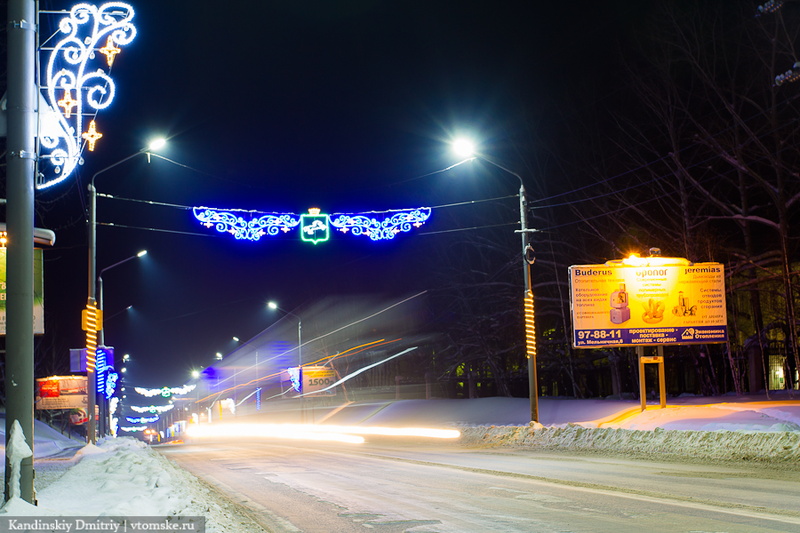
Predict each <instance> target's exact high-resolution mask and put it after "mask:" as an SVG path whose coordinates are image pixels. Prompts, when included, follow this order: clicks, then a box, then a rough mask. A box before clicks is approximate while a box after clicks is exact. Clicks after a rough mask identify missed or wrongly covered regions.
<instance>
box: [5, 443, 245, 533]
mask: <svg viewBox="0 0 800 533" xmlns="http://www.w3.org/2000/svg"><path fill="white" fill-rule="evenodd" d="M76 459H77V461H76V462H75V464H74V465H72V466H71V467H70V468H69V469H67V470H66V471H65V472H64V474H63V475H62V476H61V477H60V478H58V479H57V480H55V481H53V482H52V483H51V484H50V485H48V486H47V487H45V488H44V489H41V490H39V491H38V493H37V499H38V502H39V505H38V506H33V505H30V504H28V503H27V502H25V501H23V500H21V499H19V498H15V499H12V500H9V501H8V502H7V503H6V504H5V505H4V506H3V507H2V508H1V509H0V513H4V514H6V515H11V516H204V517H205V518H206V531H208V532H220V533H225V532H229V533H232V532H239V531H259V530H260V528H258V526H256V525H255V524H253V523H251V522H250V521H249V519H248V518H247V517H246V516H244V515H242V513H241V510H237V508H236V507H235V506H234V505H233V504H231V503H230V502H227V501H226V500H224V499H222V498H221V497H220V495H219V494H218V493H217V492H215V491H214V490H212V489H210V488H208V487H207V486H205V485H204V484H203V483H202V482H200V481H199V480H198V479H197V478H195V477H194V476H192V475H191V474H189V473H188V472H186V471H184V470H182V469H181V468H179V467H177V466H175V465H174V464H173V463H171V462H170V461H169V460H167V459H166V458H164V457H163V456H162V455H161V454H159V453H157V452H156V451H154V450H153V449H151V448H149V447H148V446H147V445H145V444H144V443H142V442H140V441H138V440H135V439H132V438H118V439H107V440H102V441H100V442H99V443H98V445H97V446H94V445H91V444H89V445H86V446H85V447H84V448H82V449H81V450H80V451H79V452H78V454H77V455H76Z"/></svg>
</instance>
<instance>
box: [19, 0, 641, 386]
mask: <svg viewBox="0 0 800 533" xmlns="http://www.w3.org/2000/svg"><path fill="white" fill-rule="evenodd" d="M131 3H132V5H133V7H134V9H135V10H136V15H135V18H134V21H135V23H136V26H137V30H138V35H137V37H136V39H135V40H134V41H133V43H131V44H130V45H128V46H126V47H125V48H124V49H123V51H122V53H121V54H120V55H119V56H118V57H117V60H116V62H115V65H114V68H113V70H112V72H111V74H112V77H113V78H114V79H115V81H116V83H117V94H116V99H115V101H114V103H113V104H112V105H111V107H109V108H108V109H107V110H105V111H102V112H101V113H100V114H99V115H98V117H97V123H98V128H99V129H100V130H101V131H102V132H103V134H104V137H103V138H102V140H101V141H100V142H99V143H98V147H97V149H96V151H95V152H91V153H85V154H84V157H85V160H86V162H85V164H84V165H83V166H82V167H81V168H80V169H79V171H78V172H77V173H76V175H75V176H74V177H72V178H71V179H70V180H68V182H66V183H63V184H61V185H60V186H58V187H55V188H53V189H52V190H47V191H44V192H41V193H38V194H37V226H40V227H47V228H49V229H52V230H54V231H55V232H56V234H57V242H56V246H55V247H53V248H52V249H49V250H47V251H46V252H45V261H46V263H45V276H46V286H45V298H46V304H45V305H46V313H47V314H46V320H47V322H46V327H47V329H48V335H47V341H46V344H45V348H44V349H45V350H53V351H56V352H57V353H58V354H62V355H63V357H64V360H65V361H66V358H67V351H66V350H68V349H69V348H78V347H81V346H82V344H83V333H82V332H81V331H80V310H81V309H82V307H83V306H84V305H85V303H86V296H87V288H86V286H87V279H86V278H87V266H86V256H87V248H86V224H85V209H86V200H85V199H86V192H85V191H86V185H87V183H88V181H89V180H90V179H91V176H92V175H93V174H94V173H95V172H97V171H99V170H101V169H104V168H106V167H108V166H109V165H112V164H114V163H115V162H117V161H119V160H121V159H122V158H124V157H127V156H128V155H130V154H132V153H134V152H136V151H138V150H139V149H141V148H142V147H144V146H145V145H146V144H147V143H148V141H149V140H151V139H152V138H154V137H158V136H165V137H168V138H169V144H168V146H167V147H166V148H165V149H164V150H163V151H161V152H160V153H161V154H162V155H163V156H165V157H167V158H169V159H170V160H171V161H173V162H175V163H172V162H168V161H165V160H162V159H159V158H152V159H151V161H150V163H148V161H147V158H146V157H145V156H143V155H141V156H137V157H135V158H133V159H131V160H130V161H127V162H125V163H123V164H121V165H119V166H117V167H115V168H114V169H111V170H109V171H107V172H104V173H102V174H101V175H100V176H98V178H97V181H96V186H97V190H98V191H99V192H100V193H107V194H111V195H114V196H117V197H122V198H128V199H133V200H147V201H152V202H160V203H162V204H169V205H153V204H147V203H142V202H133V201H124V200H112V199H107V198H100V199H98V222H99V223H100V224H102V225H101V226H100V227H99V228H98V231H97V235H98V254H97V270H98V272H99V271H100V270H101V269H103V268H105V267H108V266H110V265H113V264H115V263H116V262H118V261H121V260H124V259H126V258H127V257H130V256H133V255H134V254H136V252H138V251H139V250H142V249H147V250H148V255H147V256H145V257H144V258H142V259H137V260H134V261H130V262H127V263H125V264H123V265H120V266H119V267H115V268H114V269H113V270H109V271H107V272H106V273H105V274H104V276H103V277H104V281H105V313H106V318H107V323H106V330H105V336H106V344H108V345H112V346H115V347H116V348H117V352H118V354H121V353H129V354H130V355H131V357H132V359H133V361H134V364H133V365H132V366H131V371H132V373H131V375H130V379H131V380H132V381H134V382H135V384H141V385H145V386H163V385H177V384H180V383H183V382H185V381H186V380H187V379H188V376H189V372H190V370H191V369H192V368H195V367H197V366H200V365H203V366H205V365H208V364H210V363H211V362H212V360H213V356H214V354H215V352H223V353H227V352H228V351H229V350H230V349H232V348H233V344H232V342H231V338H232V336H234V335H235V336H238V337H240V338H241V339H247V338H249V337H252V336H253V335H255V334H256V333H258V332H259V331H261V330H262V329H264V328H265V327H267V326H268V325H270V324H271V323H273V322H274V321H275V320H277V319H279V318H280V313H276V312H275V311H270V310H268V309H267V308H266V306H265V303H266V302H267V301H268V300H270V299H273V300H275V301H277V302H278V303H279V305H280V306H281V307H283V308H284V309H286V310H289V311H296V310H298V309H302V308H303V307H307V306H310V305H312V304H313V303H314V302H315V301H318V300H319V299H322V298H327V297H330V296H335V297H342V298H346V297H347V295H349V294H356V293H372V294H375V293H378V294H382V295H386V297H387V298H396V297H401V296H403V295H407V294H410V293H412V292H416V291H419V290H425V289H430V288H431V287H430V279H431V278H430V274H431V272H434V271H435V270H436V269H437V265H436V264H435V262H432V261H431V258H432V257H434V256H435V254H432V253H431V252H432V250H434V249H441V248H442V247H443V246H444V244H445V243H446V240H447V239H450V238H452V237H451V234H450V233H447V231H449V230H453V229H458V228H465V227H470V226H473V225H478V224H481V223H483V222H484V221H478V220H477V219H473V217H472V216H471V215H470V212H469V210H468V209H462V210H460V211H458V212H457V213H451V212H446V211H447V210H446V209H437V210H434V214H433V218H432V219H431V221H430V222H429V223H428V224H427V225H426V226H424V227H423V228H420V229H419V230H414V231H413V232H411V233H409V234H401V235H399V236H398V237H397V238H396V239H394V240H393V241H389V242H380V243H373V242H371V241H370V240H369V239H367V238H364V237H360V238H359V237H353V236H349V235H341V234H335V235H333V236H332V237H331V240H330V241H329V242H327V243H321V244H318V245H316V246H315V245H311V244H308V243H304V242H301V241H300V237H299V234H298V232H297V231H295V232H292V233H289V234H288V235H285V236H278V237H275V238H263V239H262V240H260V241H258V242H242V241H235V240H234V239H233V238H231V237H230V236H227V235H220V234H218V233H216V232H214V231H213V230H207V229H206V228H203V227H202V226H200V225H199V224H198V223H197V222H196V221H195V220H194V219H193V217H192V215H191V212H190V211H188V210H186V209H185V208H184V207H186V206H198V205H205V206H211V207H219V208H236V209H258V210H263V211H286V212H293V213H304V212H306V211H307V209H308V208H310V207H319V208H321V209H322V210H323V212H327V213H333V212H355V211H372V210H378V211H381V210H387V209H398V208H409V207H420V206H439V205H446V204H451V203H457V202H463V201H469V200H478V199H484V198H492V197H497V196H503V195H513V194H514V193H515V192H516V191H517V188H518V183H517V181H516V179H515V178H514V177H513V176H508V175H503V174H502V173H498V172H496V171H493V170H491V169H487V167H485V166H480V165H478V164H470V165H463V166H461V167H458V168H456V169H453V170H451V171H448V172H442V173H436V171H438V170H441V169H444V168H445V167H448V166H449V165H452V164H453V163H455V162H457V161H458V159H457V157H455V156H454V155H452V154H451V153H450V152H449V151H448V148H449V147H448V144H447V143H448V141H449V140H451V139H452V138H453V137H454V136H456V135H457V134H459V133H466V134H471V135H472V136H473V137H474V138H475V139H476V140H477V141H478V142H479V143H480V148H481V150H482V151H483V152H485V153H487V154H491V155H492V157H495V158H496V159H497V160H499V161H503V162H504V163H505V164H507V165H508V166H509V167H512V168H517V169H520V170H519V172H524V170H522V169H526V168H528V167H527V165H529V164H530V162H529V161H528V162H526V161H524V160H523V158H522V157H521V154H522V153H526V152H527V150H528V149H529V147H528V146H527V144H528V143H530V142H531V141H530V139H531V138H535V137H549V138H550V140H551V141H552V142H551V146H553V145H557V144H558V139H559V136H562V135H567V133H566V132H567V131H568V130H569V127H568V126H569V125H568V124H565V123H564V121H565V120H570V117H571V119H574V120H576V121H578V120H582V119H583V118H585V117H586V116H588V115H591V114H593V113H596V112H597V110H598V109H603V108H604V107H605V106H608V105H611V103H612V102H614V101H615V99H616V98H617V97H618V94H619V87H618V86H617V81H616V80H617V78H618V76H619V74H620V72H621V69H622V66H621V65H620V64H619V63H618V61H617V60H616V58H617V57H618V50H619V49H620V47H624V46H626V43H628V40H629V38H631V36H632V35H633V33H634V32H635V29H636V26H637V21H638V20H640V19H641V17H642V16H643V15H645V14H646V12H647V11H648V7H647V6H642V5H637V4H646V3H639V2H630V1H627V0H626V1H616V0H610V1H605V2H597V1H572V2H535V1H530V0H528V1H503V2H486V1H483V2H481V1H471V0H454V1H431V2H420V1H414V2H376V1H374V0H370V1H367V0H364V1H335V2H331V1H320V2H296V1H281V2H272V1H264V2H252V1H241V0H238V1H237V0H233V1H229V2H197V1H191V2H190V1H185V0H164V1H160V2H153V1H148V2H135V1H134V2H131ZM70 5H71V3H66V2H54V1H42V2H41V8H42V9H61V8H68V7H69V6H70ZM4 9H5V8H4ZM55 24H56V22H55V17H50V18H47V17H43V20H42V26H43V32H46V31H48V28H49V29H50V30H53V29H54V28H55ZM565 117H566V118H565ZM176 163H177V164H176ZM527 179H528V176H526V180H527ZM530 179H531V183H530V185H531V187H532V188H535V186H536V183H535V180H536V179H542V178H536V177H533V176H531V177H530ZM553 179H554V180H555V181H558V177H553ZM516 202H517V200H516V198H510V199H509V200H506V203H507V205H508V206H509V209H508V212H509V215H508V217H506V218H505V219H501V220H497V221H495V222H496V223H497V224H508V231H509V232H513V229H514V224H515V223H516V222H517V221H518V218H517V217H516V216H515V215H514V208H515V205H516ZM108 223H113V224H115V225H116V227H110V226H107V225H105V224H108ZM476 231H479V230H476ZM129 305H132V306H133V309H131V310H128V311H125V308H126V307H127V306H129ZM40 342H44V341H40ZM59 357H60V356H59ZM55 370H57V369H53V371H55ZM48 371H49V370H48V369H41V368H40V369H37V376H38V375H44V374H45V373H47V372H48ZM60 371H63V370H60Z"/></svg>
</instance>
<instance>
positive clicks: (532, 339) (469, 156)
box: [452, 139, 539, 422]
mask: <svg viewBox="0 0 800 533" xmlns="http://www.w3.org/2000/svg"><path fill="white" fill-rule="evenodd" d="M452 148H453V151H454V152H455V153H456V154H457V155H459V156H461V157H464V158H465V159H464V161H462V162H467V161H471V160H474V159H480V160H481V161H485V162H486V163H489V164H490V165H492V166H495V167H497V168H499V169H500V170H502V171H503V172H506V173H508V174H511V175H512V176H514V177H516V178H517V179H518V180H519V224H520V229H518V230H516V231H515V233H519V234H520V236H521V237H522V278H523V285H524V291H525V292H524V295H523V298H524V300H523V301H524V316H525V346H526V350H525V351H526V356H527V359H528V393H529V395H530V402H531V406H530V407H531V421H532V422H538V421H539V393H538V379H537V376H536V326H535V324H534V313H533V290H532V289H531V265H532V264H533V261H534V257H533V247H532V246H531V245H530V243H529V242H528V234H529V233H533V232H534V231H536V230H534V229H533V228H528V200H527V196H526V193H525V183H524V182H523V180H522V176H520V175H519V174H517V173H516V172H514V171H513V170H510V169H508V168H506V167H504V166H503V165H501V164H499V163H496V162H495V161H492V160H491V159H489V158H487V157H486V156H483V155H480V154H479V153H477V152H476V151H475V145H474V143H472V142H471V141H469V140H467V139H457V140H455V141H454V142H453V144H452Z"/></svg>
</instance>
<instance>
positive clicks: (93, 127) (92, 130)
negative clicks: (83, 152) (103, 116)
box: [81, 120, 103, 152]
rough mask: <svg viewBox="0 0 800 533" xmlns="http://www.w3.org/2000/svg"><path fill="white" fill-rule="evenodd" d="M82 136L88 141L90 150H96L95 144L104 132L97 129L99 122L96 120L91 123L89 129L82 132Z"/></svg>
mask: <svg viewBox="0 0 800 533" xmlns="http://www.w3.org/2000/svg"><path fill="white" fill-rule="evenodd" d="M81 137H83V139H84V140H85V141H86V142H87V144H88V146H89V151H90V152H94V145H95V143H96V142H97V141H99V140H100V139H101V138H102V137H103V134H102V133H100V132H99V131H97V124H96V123H95V121H94V120H92V121H91V122H90V123H89V129H88V130H87V131H85V132H83V133H82V134H81Z"/></svg>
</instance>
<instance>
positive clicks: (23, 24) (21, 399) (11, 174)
mask: <svg viewBox="0 0 800 533" xmlns="http://www.w3.org/2000/svg"><path fill="white" fill-rule="evenodd" d="M35 52H36V7H35V4H34V0H9V2H8V138H7V150H8V151H7V155H6V190H7V193H6V194H7V196H8V202H7V207H6V216H7V221H6V229H7V230H8V240H9V242H8V251H7V256H6V368H5V386H6V441H5V444H6V462H5V468H6V474H5V499H6V500H8V499H9V497H10V494H9V493H10V492H11V490H10V488H9V481H10V480H11V463H10V462H9V453H8V452H9V439H10V437H11V430H12V428H13V427H14V424H15V423H16V422H18V423H19V425H20V427H21V428H22V433H23V435H24V438H25V442H26V443H27V445H28V447H29V448H30V449H31V450H33V200H34V196H33V186H34V176H35V168H36V143H35V137H36V117H37V110H36V107H37V97H36V77H35V65H36V61H35ZM15 470H16V467H15ZM19 489H20V490H19V496H20V497H21V498H22V499H23V500H25V501H27V502H28V503H32V504H35V503H36V498H35V495H34V490H33V457H26V458H23V459H22V460H21V464H20V478H19Z"/></svg>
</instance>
